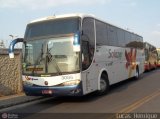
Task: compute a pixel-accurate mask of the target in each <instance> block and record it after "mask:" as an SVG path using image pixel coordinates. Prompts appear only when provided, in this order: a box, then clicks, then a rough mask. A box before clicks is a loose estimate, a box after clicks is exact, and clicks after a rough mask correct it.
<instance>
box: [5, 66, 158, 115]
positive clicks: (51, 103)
mask: <svg viewBox="0 0 160 119" xmlns="http://www.w3.org/2000/svg"><path fill="white" fill-rule="evenodd" d="M7 112H10V113H27V114H26V115H28V117H30V116H33V115H32V114H33V113H38V115H41V114H39V113H43V114H45V115H47V114H48V115H49V113H61V116H62V115H63V114H62V113H65V114H66V113H92V114H93V113H95V114H98V113H101V115H92V116H94V117H95V116H97V118H99V116H100V117H104V116H106V115H104V116H103V115H102V113H103V114H105V113H130V112H132V113H133V112H134V113H135V112H140V113H148V112H149V113H160V69H157V70H153V71H151V72H147V73H144V74H143V75H141V78H140V80H133V79H129V80H127V81H124V82H121V83H118V84H116V85H113V86H112V87H111V90H110V92H109V94H107V95H104V96H95V94H90V95H87V96H84V97H81V98H80V97H61V98H54V99H49V100H47V101H44V102H41V103H38V104H33V105H28V106H27V105H26V106H23V107H19V108H16V109H13V108H12V109H11V110H10V109H8V110H7ZM30 113H31V114H30ZM34 115H35V114H34ZM64 116H65V115H64ZM80 116H84V115H83V114H81V115H80ZM92 116H91V117H90V118H92ZM72 117H73V116H72ZM68 118H69V117H68Z"/></svg>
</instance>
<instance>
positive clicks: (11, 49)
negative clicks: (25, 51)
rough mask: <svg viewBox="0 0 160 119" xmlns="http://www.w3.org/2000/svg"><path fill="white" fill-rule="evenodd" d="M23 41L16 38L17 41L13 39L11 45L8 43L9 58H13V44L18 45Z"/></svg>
mask: <svg viewBox="0 0 160 119" xmlns="http://www.w3.org/2000/svg"><path fill="white" fill-rule="evenodd" d="M23 41H24V39H23V38H17V39H14V40H13V41H12V42H11V43H10V46H9V57H10V58H14V46H15V44H17V43H19V42H23Z"/></svg>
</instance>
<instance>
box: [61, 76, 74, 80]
mask: <svg viewBox="0 0 160 119" xmlns="http://www.w3.org/2000/svg"><path fill="white" fill-rule="evenodd" d="M70 79H73V76H71V75H70V76H62V80H70Z"/></svg>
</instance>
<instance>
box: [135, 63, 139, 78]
mask: <svg viewBox="0 0 160 119" xmlns="http://www.w3.org/2000/svg"><path fill="white" fill-rule="evenodd" d="M134 78H135V79H136V80H137V79H139V68H138V66H137V67H136V73H135V76H134Z"/></svg>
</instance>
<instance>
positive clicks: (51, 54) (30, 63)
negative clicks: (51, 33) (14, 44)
mask: <svg viewBox="0 0 160 119" xmlns="http://www.w3.org/2000/svg"><path fill="white" fill-rule="evenodd" d="M24 52H25V53H24V56H23V57H24V59H23V73H25V74H32V75H39V74H53V75H60V74H63V73H73V72H78V71H79V70H80V68H79V52H78V51H74V46H73V37H61V38H49V39H39V40H33V41H28V42H26V43H25V44H24Z"/></svg>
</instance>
